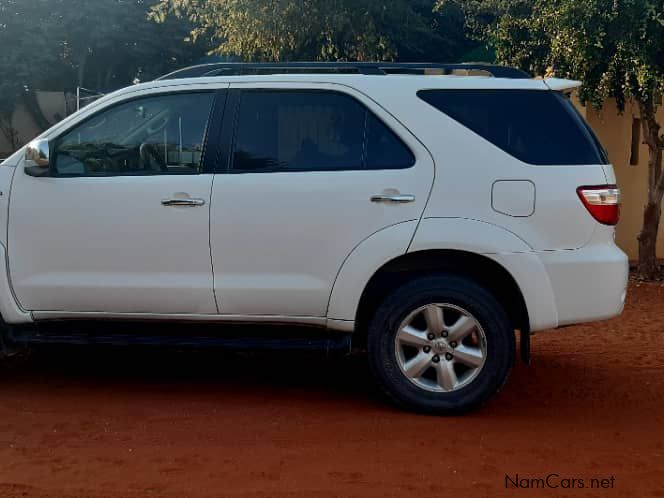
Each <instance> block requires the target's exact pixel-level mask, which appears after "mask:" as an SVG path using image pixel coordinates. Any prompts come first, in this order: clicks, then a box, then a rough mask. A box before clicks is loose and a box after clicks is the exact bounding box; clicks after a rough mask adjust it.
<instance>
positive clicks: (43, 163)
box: [25, 140, 51, 176]
mask: <svg viewBox="0 0 664 498" xmlns="http://www.w3.org/2000/svg"><path fill="white" fill-rule="evenodd" d="M50 157H51V152H50V149H49V144H48V140H33V141H32V142H30V143H29V144H28V146H27V147H26V149H25V160H26V162H27V163H28V164H27V165H26V167H25V173H26V174H27V175H30V176H48V174H49V168H50V165H51V161H50Z"/></svg>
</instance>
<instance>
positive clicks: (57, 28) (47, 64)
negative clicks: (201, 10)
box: [0, 0, 206, 140]
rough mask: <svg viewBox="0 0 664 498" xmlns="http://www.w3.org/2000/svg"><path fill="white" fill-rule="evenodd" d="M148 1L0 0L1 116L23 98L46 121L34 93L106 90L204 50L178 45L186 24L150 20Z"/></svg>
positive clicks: (4, 127)
mask: <svg viewBox="0 0 664 498" xmlns="http://www.w3.org/2000/svg"><path fill="white" fill-rule="evenodd" d="M150 6H151V2H150V1H147V0H94V1H92V0H0V47H2V50H0V75H1V77H0V119H2V130H1V131H2V132H3V133H4V134H5V136H7V138H9V139H10V140H11V139H12V138H11V137H12V132H13V131H12V130H11V129H10V126H9V123H10V121H11V119H10V118H11V115H12V113H13V110H14V108H15V106H16V104H17V103H18V102H19V101H23V102H24V104H26V107H27V108H28V110H29V111H30V112H31V113H32V114H33V116H34V117H35V120H36V122H37V124H38V125H40V126H42V127H44V126H46V124H47V123H46V120H45V119H44V118H43V116H42V115H41V111H40V109H39V106H38V105H37V104H36V101H35V99H34V91H35V90H37V89H39V90H60V91H62V90H65V91H74V89H75V88H76V87H77V86H83V87H88V88H92V89H99V90H102V91H107V90H109V89H113V88H118V87H121V86H125V85H128V84H131V82H132V81H133V80H134V78H139V79H143V80H145V79H152V78H154V77H156V76H158V75H161V74H164V73H166V72H169V71H171V70H173V69H175V68H178V67H181V66H183V65H186V64H189V63H190V62H191V61H193V60H195V59H196V58H199V57H200V56H201V55H202V54H204V53H205V49H206V47H202V46H200V45H198V44H187V43H183V39H184V38H185V37H186V36H187V35H188V33H189V31H190V29H191V26H189V24H188V23H187V22H183V21H181V20H178V19H170V20H168V22H166V23H163V24H155V23H153V22H151V21H150V20H149V19H148V12H149V9H150Z"/></svg>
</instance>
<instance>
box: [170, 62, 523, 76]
mask: <svg viewBox="0 0 664 498" xmlns="http://www.w3.org/2000/svg"><path fill="white" fill-rule="evenodd" d="M459 71H478V72H485V73H489V74H490V75H491V76H493V77H495V78H512V79H526V78H527V79H529V78H530V77H531V76H530V75H529V74H528V73H526V72H525V71H522V70H521V69H516V68H512V67H506V66H497V65H494V64H482V63H458V64H439V63H430V62H426V63H422V62H407V63H404V62H214V63H210V64H200V65H197V66H191V67H186V68H183V69H178V70H177V71H174V72H172V73H169V74H166V75H164V76H162V77H160V78H157V79H158V80H170V79H178V78H201V77H204V76H238V75H245V74H279V73H351V74H372V75H387V74H448V75H449V74H454V73H455V72H459Z"/></svg>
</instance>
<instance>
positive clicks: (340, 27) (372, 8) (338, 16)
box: [152, 0, 469, 61]
mask: <svg viewBox="0 0 664 498" xmlns="http://www.w3.org/2000/svg"><path fill="white" fill-rule="evenodd" d="M434 3H435V2H434V0H388V1H384V2H376V1H374V0H210V1H207V2H199V1H196V0H159V1H158V2H157V4H156V5H155V6H154V7H153V9H152V16H153V19H154V20H156V21H158V22H165V21H166V20H167V19H168V18H169V17H171V16H175V17H180V18H186V19H188V20H189V21H190V22H191V23H192V25H193V29H192V32H191V39H192V40H199V39H201V38H203V39H205V40H208V41H209V43H210V45H211V46H212V51H211V52H212V53H215V54H219V55H223V56H230V57H233V56H237V57H240V58H242V59H244V60H269V61H288V60H364V61H368V60H394V59H396V58H397V57H399V56H401V57H407V58H408V59H410V60H424V59H431V60H443V59H445V60H452V59H456V58H457V57H458V55H459V54H460V53H462V52H463V50H465V49H466V48H467V47H468V46H469V42H468V40H467V39H466V37H465V34H464V31H463V19H464V18H463V12H462V11H461V10H460V9H459V8H458V7H456V6H451V7H450V8H443V9H438V10H435V11H434V8H433V7H434Z"/></svg>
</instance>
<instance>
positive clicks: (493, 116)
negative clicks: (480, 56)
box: [418, 90, 607, 165]
mask: <svg viewBox="0 0 664 498" xmlns="http://www.w3.org/2000/svg"><path fill="white" fill-rule="evenodd" d="M418 96H419V97H420V98H421V99H422V100H424V101H425V102H427V103H429V104H431V105H432V106H434V107H435V108H436V109H438V110H439V111H441V112H444V113H445V114H447V115H448V116H449V117H451V118H452V119H454V120H455V121H458V122H459V123H461V124H462V125H464V126H466V127H467V128H469V129H471V130H472V131H474V132H475V133H477V134H478V135H480V136H482V137H483V138H485V139H486V140H488V141H489V142H491V143H492V144H494V145H496V146H497V147H500V148H501V149H502V150H504V151H505V152H507V153H508V154H511V155H512V156H514V157H516V158H517V159H519V160H521V161H524V162H526V163H530V164H537V165H577V164H606V163H607V158H606V154H605V153H604V150H603V149H602V147H601V145H600V144H599V142H598V141H597V138H596V137H595V135H594V134H593V132H592V131H591V130H590V127H589V126H588V125H587V124H586V122H585V121H584V119H583V118H582V117H581V116H580V115H579V113H578V112H577V111H576V109H575V108H574V106H573V105H572V103H571V102H570V101H569V99H568V98H567V97H565V96H564V95H563V94H562V93H560V92H551V91H541V90H422V91H420V92H418Z"/></svg>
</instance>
